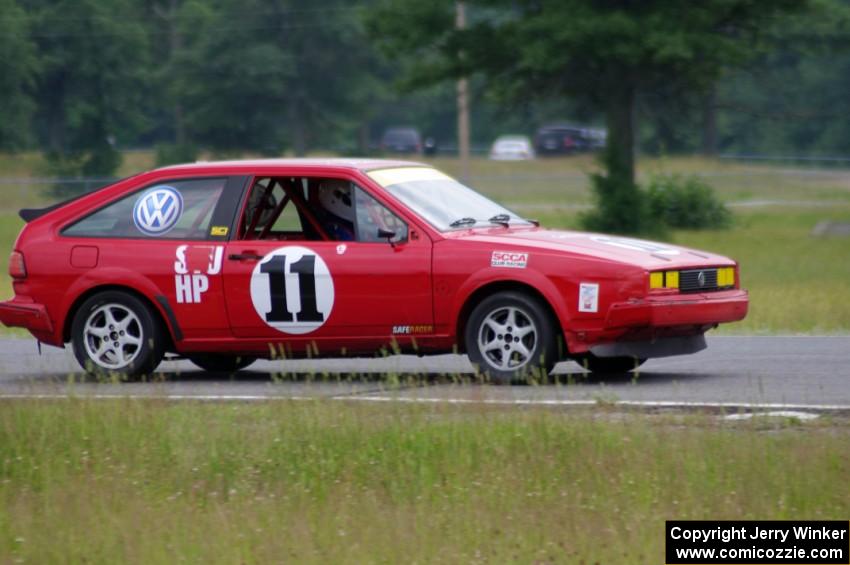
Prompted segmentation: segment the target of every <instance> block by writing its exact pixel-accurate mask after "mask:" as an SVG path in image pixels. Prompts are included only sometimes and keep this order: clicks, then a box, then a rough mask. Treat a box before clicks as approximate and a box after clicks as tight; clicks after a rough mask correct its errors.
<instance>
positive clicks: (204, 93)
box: [175, 0, 374, 155]
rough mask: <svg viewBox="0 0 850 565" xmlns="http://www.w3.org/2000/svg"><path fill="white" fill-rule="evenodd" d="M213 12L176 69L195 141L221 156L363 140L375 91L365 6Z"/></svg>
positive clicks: (235, 4) (230, 7) (254, 1)
mask: <svg viewBox="0 0 850 565" xmlns="http://www.w3.org/2000/svg"><path fill="white" fill-rule="evenodd" d="M209 6H210V14H209V17H208V18H207V19H205V20H204V21H202V22H198V23H199V24H200V25H197V26H195V30H196V31H195V33H194V36H193V37H187V38H186V41H185V42H184V43H185V45H186V48H185V49H184V50H183V54H182V58H181V59H180V60H179V61H178V63H177V65H176V66H175V69H176V74H175V80H177V81H178V82H179V85H180V86H179V91H180V96H181V99H182V100H183V102H184V103H185V106H186V109H187V110H186V122H187V129H188V131H189V135H190V137H191V138H193V139H194V140H196V141H197V143H198V144H199V145H203V146H206V147H210V148H212V149H213V150H215V151H217V152H220V153H228V152H234V151H241V150H244V149H248V150H254V151H260V152H263V153H271V154H276V153H279V152H280V151H281V150H282V149H283V148H285V147H289V148H292V149H293V150H294V152H295V153H296V154H298V155H303V154H304V153H306V152H307V151H308V150H309V149H310V148H312V147H316V146H317V145H322V144H323V145H325V146H328V145H335V144H338V143H340V141H341V140H342V139H344V138H349V139H356V137H357V130H358V128H359V127H360V124H361V121H362V120H361V118H362V117H364V116H366V115H368V111H367V107H368V102H369V100H368V96H369V90H371V88H370V85H372V87H374V83H373V82H371V81H373V80H374V79H373V77H374V72H373V71H374V68H373V67H372V66H371V65H370V63H371V62H372V60H373V59H374V53H373V51H372V48H371V46H370V45H369V43H368V42H367V41H366V40H365V38H364V35H363V32H362V29H361V28H362V24H361V21H360V18H359V17H358V13H359V12H360V10H361V9H362V8H361V7H356V6H353V7H352V6H346V5H344V4H340V3H339V2H337V1H336V0H315V1H314V2H312V3H311V4H310V5H309V7H305V5H304V4H303V3H300V2H296V1H295V0H272V1H266V0H248V1H247V2H246V1H244V0H216V1H214V2H212V3H210V4H209ZM342 132H344V134H345V135H341V134H342Z"/></svg>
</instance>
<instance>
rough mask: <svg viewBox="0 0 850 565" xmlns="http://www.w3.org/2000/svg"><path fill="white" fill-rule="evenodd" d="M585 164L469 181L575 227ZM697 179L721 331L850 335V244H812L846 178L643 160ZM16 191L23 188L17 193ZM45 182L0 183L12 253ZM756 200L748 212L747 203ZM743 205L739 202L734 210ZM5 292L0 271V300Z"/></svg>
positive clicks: (0, 164) (500, 165) (21, 165)
mask: <svg viewBox="0 0 850 565" xmlns="http://www.w3.org/2000/svg"><path fill="white" fill-rule="evenodd" d="M432 162H433V164H434V165H436V166H437V167H439V168H441V169H444V170H446V171H447V172H449V173H451V174H455V175H457V176H464V171H463V170H461V167H460V164H459V163H458V161H457V160H456V159H445V158H441V159H435V160H433V161H432ZM152 166H153V156H152V155H151V154H150V153H149V152H133V153H128V154H127V155H126V156H125V160H124V163H123V165H122V168H121V171H120V174H121V175H129V174H132V173H135V172H139V171H142V170H145V169H147V168H150V167H152ZM42 169H43V163H41V161H40V158H39V157H38V156H37V155H32V154H27V155H22V156H15V157H10V156H0V178H3V177H5V178H20V179H27V178H33V177H37V176H38V171H39V170H42ZM595 169H596V164H595V161H594V160H593V158H592V157H589V156H582V157H576V158H569V159H547V160H537V161H533V162H519V163H505V162H492V161H487V160H485V159H473V160H472V162H471V164H470V167H469V171H468V173H469V175H468V176H469V180H470V184H472V186H474V187H475V188H477V189H479V190H481V191H482V192H485V193H487V194H488V195H490V196H492V197H493V198H495V199H497V200H499V201H501V202H503V203H505V204H506V205H508V206H513V207H515V208H516V209H517V210H518V211H519V212H520V213H523V214H525V215H528V216H530V217H536V218H538V219H540V220H541V221H542V222H543V225H544V226H547V227H559V228H564V227H566V228H573V227H577V225H578V213H579V211H580V210H581V207H582V206H585V207H586V206H587V205H588V204H589V203H591V202H592V199H591V193H590V191H589V189H588V181H587V176H586V175H587V173H588V172H591V171H594V170H595ZM661 172H665V173H682V174H699V175H701V176H703V177H704V178H705V179H706V180H707V181H708V182H709V183H711V184H712V186H714V187H715V189H716V191H717V193H718V194H719V195H720V197H721V198H723V199H724V200H725V201H727V202H730V203H735V204H736V205H735V206H733V210H734V211H735V223H734V226H733V227H732V228H731V229H728V230H722V231H701V232H688V231H676V232H673V233H672V234H671V239H672V240H673V241H674V242H676V243H680V244H683V245H688V246H692V247H696V248H701V249H706V250H709V251H713V252H717V253H721V254H725V255H728V256H730V257H733V258H735V259H737V260H738V261H739V262H740V263H741V272H742V281H743V284H744V286H745V287H746V288H748V289H749V290H750V293H751V313H750V315H749V316H748V318H747V319H746V320H745V321H743V322H742V323H738V324H733V325H730V326H725V327H723V328H721V329H720V331H721V332H724V333H827V334H832V333H847V332H850V238H840V237H821V238H819V237H813V236H812V235H811V232H812V229H813V228H814V227H815V226H816V225H817V224H818V223H819V222H821V221H836V222H845V223H850V171H846V170H813V169H799V168H798V169H788V168H785V167H776V166H774V167H771V166H764V165H748V164H742V163H731V162H726V161H717V160H706V159H699V158H667V159H644V160H642V161H640V173H641V177H642V178H646V177H647V176H648V175H651V174H656V173H661ZM22 186H23V188H22ZM45 187H46V185H38V184H36V185H21V186H15V185H14V184H0V190H3V191H4V192H3V193H2V195H0V196H2V199H0V202H2V204H0V249H6V250H10V249H11V248H12V245H13V242H14V238H15V236H16V235H17V233H18V231H19V230H20V227H21V226H22V222H21V220H20V219H19V218H18V217H17V214H16V211H17V209H18V208H20V207H24V206H38V205H42V204H43V203H44V202H45V201H46V200H47V198H46V196H45V190H44V189H45ZM753 203H755V204H756V205H755V206H752V205H749V204H753ZM741 204H744V205H741ZM10 295H11V286H10V283H9V279H8V276H7V274H6V272H5V269H3V271H2V274H0V298H4V299H5V298H7V297H9V296H10Z"/></svg>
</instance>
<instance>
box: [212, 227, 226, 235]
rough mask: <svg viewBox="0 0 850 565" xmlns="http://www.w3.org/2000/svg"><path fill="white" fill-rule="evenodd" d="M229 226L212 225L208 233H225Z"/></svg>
mask: <svg viewBox="0 0 850 565" xmlns="http://www.w3.org/2000/svg"><path fill="white" fill-rule="evenodd" d="M228 231H229V228H228V227H227V226H213V227H212V228H210V235H227V232H228Z"/></svg>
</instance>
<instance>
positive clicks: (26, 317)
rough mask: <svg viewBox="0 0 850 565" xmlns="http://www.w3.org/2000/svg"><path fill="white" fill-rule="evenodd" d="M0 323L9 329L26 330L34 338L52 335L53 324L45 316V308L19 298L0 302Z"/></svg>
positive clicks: (48, 317)
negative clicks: (34, 336) (33, 335)
mask: <svg viewBox="0 0 850 565" xmlns="http://www.w3.org/2000/svg"><path fill="white" fill-rule="evenodd" d="M0 322H2V323H3V324H4V325H6V326H8V327H10V328H26V329H28V330H29V331H31V332H32V333H33V334H35V335H36V337H38V335H50V334H53V322H52V321H51V320H50V316H48V315H47V308H45V307H44V305H43V304H36V303H35V302H27V301H25V300H21V299H20V298H19V297H15V298H13V299H12V300H7V301H5V302H0Z"/></svg>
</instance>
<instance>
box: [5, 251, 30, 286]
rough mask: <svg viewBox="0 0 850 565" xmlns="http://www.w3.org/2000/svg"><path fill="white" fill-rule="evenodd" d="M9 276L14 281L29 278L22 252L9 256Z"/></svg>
mask: <svg viewBox="0 0 850 565" xmlns="http://www.w3.org/2000/svg"><path fill="white" fill-rule="evenodd" d="M9 276H10V277H12V278H13V279H25V278H27V264H26V262H24V254H23V253H21V252H20V251H12V254H11V255H9Z"/></svg>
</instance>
